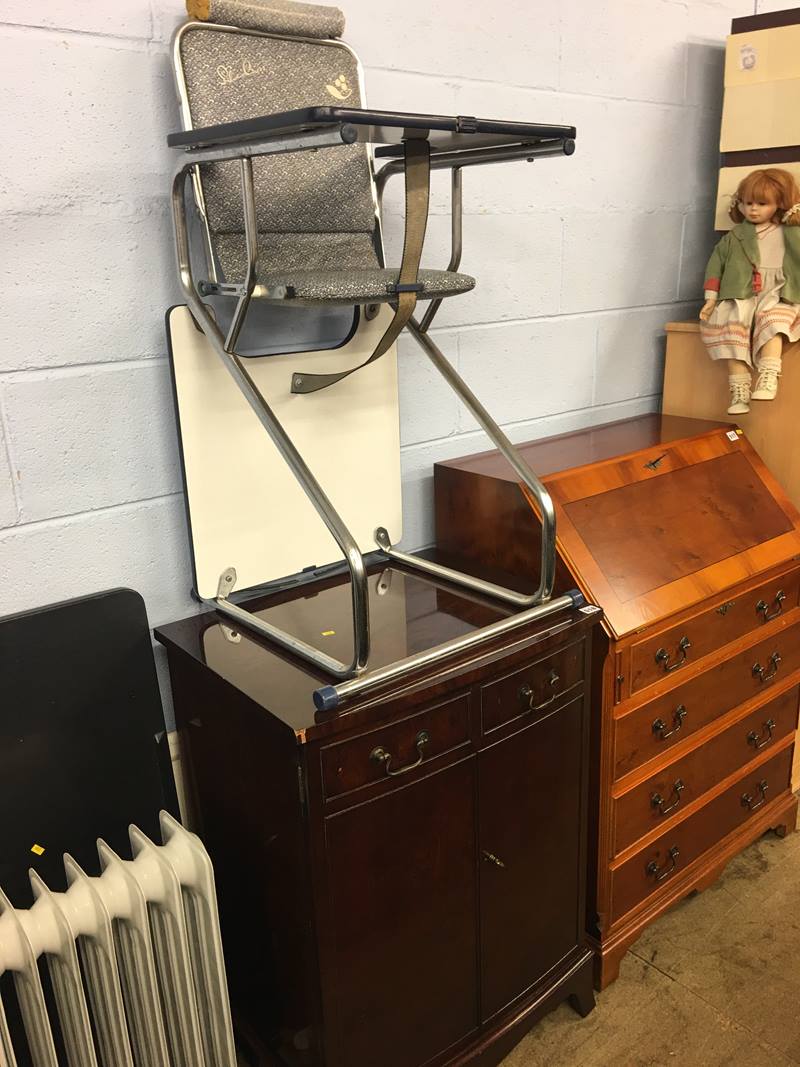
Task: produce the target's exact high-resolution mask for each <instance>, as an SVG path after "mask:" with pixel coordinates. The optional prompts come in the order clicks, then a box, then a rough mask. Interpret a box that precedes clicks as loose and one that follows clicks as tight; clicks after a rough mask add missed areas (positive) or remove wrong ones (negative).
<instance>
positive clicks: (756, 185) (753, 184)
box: [730, 167, 800, 226]
mask: <svg viewBox="0 0 800 1067" xmlns="http://www.w3.org/2000/svg"><path fill="white" fill-rule="evenodd" d="M744 200H761V201H764V202H765V203H769V202H770V201H774V202H775V203H776V204H777V205H778V220H779V221H782V216H783V215H784V213H785V212H787V211H789V210H790V209H791V208H793V207H795V206H796V205H798V204H800V189H798V186H797V182H796V181H795V179H794V177H793V176H792V175H791V174H790V173H789V171H788V170H779V169H778V168H777V167H768V168H767V169H766V170H754V171H751V172H750V174H748V175H747V177H746V178H742V180H741V181H740V182H739V188H738V189H737V190H736V196H735V197H734V198H733V200H732V201H731V208H730V216H731V218H732V219H733V221H734V222H743V221H744V215H743V214H742V213H741V211H740V210H739V204H740V203H741V202H742V201H744ZM786 225H787V226H800V208H798V210H797V211H794V212H792V214H791V215H790V216H789V218H788V219H787V220H786Z"/></svg>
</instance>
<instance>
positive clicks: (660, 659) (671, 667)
mask: <svg viewBox="0 0 800 1067" xmlns="http://www.w3.org/2000/svg"><path fill="white" fill-rule="evenodd" d="M691 647H692V642H691V641H690V640H689V638H688V637H682V638H681V639H680V641H679V642H678V658H677V659H676V660H675V662H674V663H670V661H669V658H670V656H671V655H672V653H671V652H667V650H666V649H665V648H660V649H659V650H658V652H656V663H660V664H661V666H662V667H663V668H664V670H665V671H666V672H667V674H669V672H670V671H676V670H677V669H678V667H682V666H683V664H684V663H685V662H686V651H687V649H690V648H691Z"/></svg>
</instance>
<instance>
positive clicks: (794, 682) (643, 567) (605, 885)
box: [435, 415, 800, 988]
mask: <svg viewBox="0 0 800 1067" xmlns="http://www.w3.org/2000/svg"><path fill="white" fill-rule="evenodd" d="M518 448H519V449H520V451H521V453H522V455H523V456H524V457H525V459H526V460H527V462H528V463H529V464H530V466H531V467H532V468H533V469H534V470H535V471H537V473H538V474H539V475H540V476H541V477H542V478H543V481H544V483H545V485H546V486H547V488H548V490H549V492H550V493H551V495H552V497H553V500H554V502H555V507H556V514H557V524H558V526H557V538H558V554H559V561H558V566H559V571H560V581H561V582H562V583H569V582H572V583H573V584H577V585H578V586H579V587H580V589H581V591H582V592H583V593H584V595H586V596H587V598H588V599H589V600H590V601H591V602H593V603H595V604H599V605H600V606H601V607H602V608H603V611H604V616H605V617H604V621H603V632H604V640H603V641H597V642H596V643H595V649H596V658H595V662H594V666H593V692H594V721H593V740H592V753H593V755H592V771H591V778H592V784H591V792H590V830H589V834H590V849H589V864H590V870H589V885H590V892H589V910H588V924H589V930H590V932H591V934H592V935H593V938H594V940H595V943H596V947H597V970H596V977H597V982H598V984H599V986H600V987H601V988H602V987H603V986H605V985H606V984H607V983H608V982H610V981H612V980H613V979H614V978H615V977H616V976H617V973H618V970H619V964H620V961H621V958H622V956H623V955H624V953H625V951H626V949H627V947H628V946H629V945H630V944H631V943H632V942H633V941H634V940H635V939H636V938H637V937H638V935H639V934H640V933H641V932H642V930H643V928H644V927H645V925H646V924H647V923H648V922H650V921H651V920H652V919H654V918H655V917H656V916H657V915H658V914H660V913H661V912H662V911H663V910H664V909H665V908H667V907H668V906H669V905H670V904H672V903H674V902H675V901H676V900H678V899H680V898H681V897H683V896H685V895H686V894H688V893H689V892H691V891H692V890H696V889H700V888H703V887H705V886H706V885H708V884H709V883H710V882H711V881H712V880H713V879H714V878H715V877H716V876H717V875H718V874H719V872H720V871H721V870H722V868H723V867H724V865H725V864H726V863H727V861H728V860H730V859H731V857H732V856H734V855H735V854H736V853H737V852H738V851H740V850H741V849H742V848H743V847H744V846H745V845H747V844H749V843H750V842H751V841H753V840H754V839H755V838H756V837H758V836H759V835H760V834H762V833H763V832H764V831H765V830H767V829H769V828H774V829H776V830H777V831H778V832H779V833H781V834H783V833H785V832H786V831H787V830H788V829H793V828H794V825H795V820H796V810H797V799H796V798H795V797H794V795H793V794H792V791H791V786H790V783H791V772H792V758H793V751H794V744H795V731H796V729H797V713H798V693H799V692H800V607H799V606H798V591H799V590H800V562H799V560H800V515H798V512H797V510H796V508H795V507H794V505H793V504H791V503H790V502H789V500H788V499H787V497H786V495H785V494H784V492H783V491H782V490H781V488H780V486H779V485H778V483H777V482H776V481H775V479H774V478H773V477H772V475H771V474H770V473H769V471H768V470H767V469H766V467H765V466H764V464H763V463H762V462H761V460H760V459H759V457H758V456H757V455H756V453H755V452H754V451H753V449H752V447H751V446H750V444H749V443H748V441H747V439H746V438H745V437H744V436H743V434H742V432H741V430H738V429H736V428H732V427H731V426H730V425H727V424H719V423H712V422H702V421H699V420H695V419H683V418H677V417H672V416H660V415H648V416H643V417H641V418H638V419H631V420H626V421H624V422H619V423H610V424H608V425H605V426H599V427H595V428H593V429H589V430H584V431H580V432H577V433H572V434H566V435H561V436H560V437H556V438H550V439H547V440H543V441H538V442H532V443H531V444H529V445H522V446H518ZM435 495H436V536H437V546H438V548H439V550H441V551H443V552H447V553H453V554H456V555H458V556H460V557H466V558H471V559H473V560H481V561H483V562H484V563H485V564H487V565H491V566H494V567H497V568H500V569H502V570H505V571H509V572H511V573H514V574H516V575H518V576H520V579H522V581H521V585H520V588H521V589H523V590H525V589H526V588H527V584H526V583H527V582H528V581H530V583H531V584H533V583H534V581H535V578H536V576H537V568H538V559H539V525H538V520H537V518H536V515H535V513H534V511H533V510H532V508H531V506H530V505H529V504H528V502H527V500H526V499H525V497H524V496H523V494H522V492H521V490H520V488H519V486H518V485H517V483H516V482H515V481H514V479H513V475H512V474H509V473H508V472H507V471H506V469H505V468H504V467H503V464H502V461H501V460H500V459H499V457H498V456H497V454H496V453H483V454H481V455H477V456H471V457H466V458H464V459H459V460H453V461H450V462H446V463H440V464H437V466H436V468H435Z"/></svg>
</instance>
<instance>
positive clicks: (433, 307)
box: [419, 167, 464, 333]
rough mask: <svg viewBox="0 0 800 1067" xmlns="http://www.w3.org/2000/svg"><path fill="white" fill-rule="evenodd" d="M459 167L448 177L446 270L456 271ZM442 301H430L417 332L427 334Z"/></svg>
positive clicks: (459, 246)
mask: <svg viewBox="0 0 800 1067" xmlns="http://www.w3.org/2000/svg"><path fill="white" fill-rule="evenodd" d="M462 184H463V182H462V176H461V167H453V171H452V174H451V176H450V262H449V263H448V264H447V270H448V271H453V270H458V268H459V265H460V263H461V249H462V231H463V225H462V223H463V217H464V208H463V197H462ZM441 304H442V300H441V298H439V299H438V300H431V302H430V303H429V304H428V308H427V310H426V312H425V314H424V315H423V316H422V322H421V323H420V327H419V332H420V333H427V332H428V329H429V327H430V324H431V323H432V322H433V319H434V316H435V315H436V312H437V311H438V310H439V308H440V307H441Z"/></svg>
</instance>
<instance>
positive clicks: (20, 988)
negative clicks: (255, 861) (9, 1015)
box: [0, 812, 236, 1067]
mask: <svg viewBox="0 0 800 1067" xmlns="http://www.w3.org/2000/svg"><path fill="white" fill-rule="evenodd" d="M160 825H161V837H162V841H163V844H161V845H155V844H154V843H153V842H152V841H150V840H149V838H148V837H146V836H145V834H143V833H142V832H141V831H140V830H138V829H137V828H136V827H135V826H131V827H130V842H131V851H132V855H133V859H131V860H124V859H121V858H120V857H119V856H117V855H116V854H115V853H114V852H113V851H112V850H111V849H110V848H109V847H108V845H106V844H105V843H104V842H103V841H98V842H97V849H98V854H99V856H100V863H101V870H102V873H101V874H100V875H99V876H98V877H96V878H92V877H89V876H87V875H86V874H85V873H84V872H83V871H82V870H81V869H80V867H79V866H78V865H77V863H75V861H74V860H73V859H72V858H71V857H70V856H65V857H64V866H65V870H66V874H67V890H66V892H64V893H53V892H51V891H50V890H49V889H48V888H47V886H46V885H45V884H44V882H43V881H42V879H41V878H40V877H39V876H38V875H37V874H36V872H35V871H31V872H30V879H31V886H32V888H33V895H34V903H33V906H32V907H31V908H29V909H27V910H20V909H16V908H14V907H12V905H11V903H10V902H9V900H8V899H7V898H6V897H5V896H4V895H3V893H2V892H0V975H2V974H3V973H4V972H6V971H9V972H11V973H12V974H13V977H14V985H15V990H16V995H17V1000H18V1002H19V1008H20V1013H21V1015H22V1021H23V1024H24V1028H25V1035H26V1037H27V1043H28V1053H29V1055H30V1058H31V1060H32V1062H33V1064H34V1065H35V1067H60V1065H59V1061H58V1058H57V1055H56V1042H55V1041H54V1038H53V1027H52V1026H51V1020H50V1018H49V1016H48V1012H47V1006H46V1002H45V997H44V991H43V987H42V983H41V980H40V975H39V969H38V963H37V961H38V959H39V958H40V957H44V958H45V959H46V961H47V965H48V970H49V974H50V979H51V983H52V987H53V996H54V1001H55V1005H56V1010H57V1013H58V1020H57V1027H58V1029H59V1030H60V1032H61V1037H62V1041H63V1046H64V1048H65V1050H66V1055H67V1060H68V1064H69V1067H235V1065H236V1054H235V1051H234V1044H233V1032H232V1028H231V1015H230V1006H229V1002H228V987H227V982H226V978H225V967H224V962H223V957H222V943H221V940H220V932H219V918H218V914H217V902H216V893H215V889H214V873H213V869H212V867H211V860H210V859H209V857H208V853H207V852H206V850H205V848H204V847H203V845H202V843H201V842H200V840H199V838H197V837H196V836H195V835H194V834H192V833H189V832H188V831H187V830H185V829H184V828H183V827H182V826H181V825H180V823H178V822H177V821H176V820H175V819H173V818H172V816H171V815H169V814H167V813H166V812H161V816H160ZM79 957H80V959H79ZM20 1055H21V1052H20ZM0 1067H17V1059H16V1057H15V1053H14V1049H13V1047H12V1043H11V1037H10V1033H9V1027H8V1024H7V1021H6V1013H5V1011H4V1009H3V1005H2V1001H0Z"/></svg>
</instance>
